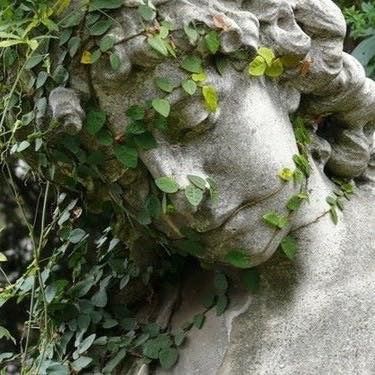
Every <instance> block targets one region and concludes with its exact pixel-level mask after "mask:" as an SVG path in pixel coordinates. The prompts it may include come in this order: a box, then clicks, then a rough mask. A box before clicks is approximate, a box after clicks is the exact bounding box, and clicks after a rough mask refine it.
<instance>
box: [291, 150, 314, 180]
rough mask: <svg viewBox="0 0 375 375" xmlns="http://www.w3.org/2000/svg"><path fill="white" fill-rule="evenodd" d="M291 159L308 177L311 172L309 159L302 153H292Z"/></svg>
mask: <svg viewBox="0 0 375 375" xmlns="http://www.w3.org/2000/svg"><path fill="white" fill-rule="evenodd" d="M293 161H294V163H295V164H296V167H297V168H298V169H299V170H300V171H301V172H302V173H303V174H304V175H305V176H306V177H309V176H310V174H311V166H310V163H309V161H308V160H307V159H306V157H305V156H304V155H294V156H293Z"/></svg>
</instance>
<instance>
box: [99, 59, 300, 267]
mask: <svg viewBox="0 0 375 375" xmlns="http://www.w3.org/2000/svg"><path fill="white" fill-rule="evenodd" d="M155 77H168V78H169V79H171V80H172V81H174V82H176V83H178V82H181V80H182V79H186V74H185V73H184V72H182V71H181V70H180V69H179V68H178V67H176V66H173V63H171V61H168V62H165V63H162V64H160V65H158V67H157V68H156V70H155V71H154V74H153V73H152V71H150V70H145V71H138V72H134V73H131V74H130V75H129V77H128V78H127V79H126V80H124V82H119V81H118V82H112V83H110V84H109V83H108V82H107V81H106V80H102V81H101V82H100V81H99V80H97V79H94V80H93V82H94V83H95V88H96V91H97V95H98V97H99V99H100V101H101V103H100V104H101V107H102V108H103V109H104V110H105V111H106V112H107V113H108V114H109V116H110V122H111V123H112V124H113V125H116V126H117V127H118V125H119V124H121V126H122V127H124V126H125V123H124V121H125V120H124V117H125V116H124V112H125V111H126V110H127V108H128V107H130V106H131V105H134V104H137V103H142V102H144V101H145V100H150V99H153V98H155V97H160V96H163V94H162V92H161V91H160V90H158V89H157V88H155V84H154V82H153V81H154V79H155ZM208 82H209V84H212V85H213V86H214V87H216V89H217V90H218V92H219V96H220V108H219V110H218V111H217V112H216V113H210V112H208V111H207V110H206V108H205V106H204V104H203V99H202V97H201V95H200V94H196V95H195V96H193V97H190V96H189V95H187V94H184V93H183V92H182V91H181V90H180V89H176V90H175V92H174V93H172V94H170V95H169V96H167V97H168V98H169V100H170V102H171V103H172V112H171V118H172V120H171V122H170V129H169V131H167V132H162V131H159V130H156V129H155V130H154V132H153V133H154V136H155V138H156V139H157V141H158V147H157V148H155V149H152V150H150V151H147V152H143V153H142V154H141V155H140V157H141V159H142V161H143V163H144V164H145V166H146V167H147V169H148V170H149V172H150V173H151V175H152V177H153V178H155V179H156V178H159V177H161V176H171V177H174V178H175V180H176V181H177V182H178V183H179V184H180V186H182V187H185V186H187V185H188V184H189V181H188V179H187V175H198V176H201V177H203V178H206V177H210V178H212V179H213V180H214V181H215V182H216V184H217V185H218V189H219V200H218V202H217V203H216V204H214V203H213V202H212V201H211V200H210V198H209V196H208V194H207V196H205V199H204V201H203V202H202V204H201V205H200V206H199V207H197V208H194V207H193V206H191V205H190V204H189V203H188V201H187V199H186V197H185V195H184V192H183V191H180V192H178V193H176V194H171V195H169V198H170V200H171V201H172V202H173V204H174V206H175V207H176V210H177V213H176V214H171V215H168V217H166V218H164V219H161V220H160V221H159V222H158V223H156V226H157V227H158V228H159V229H160V230H162V231H163V232H165V233H166V234H167V235H168V236H169V237H170V238H172V239H173V238H178V237H179V236H178V231H177V230H176V229H177V228H181V227H186V226H189V227H192V228H194V229H196V230H197V231H199V232H201V233H202V239H203V240H204V242H205V243H206V246H207V253H206V254H207V259H208V260H215V261H224V258H225V255H226V254H227V253H228V252H229V251H230V250H232V249H243V250H245V251H246V252H247V253H248V254H249V255H250V256H252V257H253V258H252V259H253V262H254V263H260V262H262V261H264V260H266V259H267V258H268V257H269V256H270V255H272V253H273V252H274V251H275V250H276V248H277V246H278V244H279V242H280V240H281V238H282V237H283V235H285V231H284V230H282V231H277V232H276V231H275V230H273V229H272V228H269V227H268V226H267V225H266V224H264V223H263V222H262V216H263V215H264V214H266V213H267V212H270V211H276V212H280V213H284V214H285V213H286V210H285V205H286V202H287V199H288V197H290V196H291V195H292V194H293V193H295V192H296V191H294V190H295V189H296V188H295V187H293V186H292V185H293V184H285V183H282V182H281V181H280V179H279V178H278V177H277V174H278V172H279V171H280V170H281V169H282V168H285V167H289V168H292V169H293V161H292V157H293V155H294V154H296V153H297V152H298V151H297V148H296V143H295V139H294V135H293V131H292V126H291V123H290V121H289V117H288V108H287V107H288V105H287V102H286V98H284V99H283V98H282V96H283V94H282V90H279V88H278V86H277V84H274V83H272V82H271V81H269V80H267V81H265V80H263V79H252V78H250V77H249V76H248V75H247V73H246V72H237V71H236V70H234V69H232V68H229V69H228V71H227V72H226V73H225V74H224V76H220V75H219V74H218V73H217V72H216V71H215V70H214V69H209V70H208ZM129 88H131V89H129ZM289 100H290V96H289ZM296 100H297V101H298V97H297V98H296ZM285 230H287V228H286V229H285Z"/></svg>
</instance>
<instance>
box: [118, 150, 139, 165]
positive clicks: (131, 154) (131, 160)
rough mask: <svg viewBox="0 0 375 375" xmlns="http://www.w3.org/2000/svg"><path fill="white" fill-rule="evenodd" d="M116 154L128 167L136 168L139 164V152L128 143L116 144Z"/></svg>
mask: <svg viewBox="0 0 375 375" xmlns="http://www.w3.org/2000/svg"><path fill="white" fill-rule="evenodd" d="M113 151H114V154H115V156H116V158H117V160H118V161H120V162H121V163H122V164H123V165H124V166H125V167H127V168H136V167H137V165H138V152H137V150H136V149H135V148H133V147H129V146H126V145H115V147H114V149H113Z"/></svg>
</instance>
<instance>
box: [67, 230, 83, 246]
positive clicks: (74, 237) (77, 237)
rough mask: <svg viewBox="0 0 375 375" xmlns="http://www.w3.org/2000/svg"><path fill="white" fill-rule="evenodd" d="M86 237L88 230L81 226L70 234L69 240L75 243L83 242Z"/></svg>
mask: <svg viewBox="0 0 375 375" xmlns="http://www.w3.org/2000/svg"><path fill="white" fill-rule="evenodd" d="M85 237H86V232H85V231H84V230H83V229H81V228H76V229H73V230H72V231H71V232H70V234H69V238H68V241H69V242H70V243H73V244H77V243H79V242H81V241H82V240H83V239H84V238H85Z"/></svg>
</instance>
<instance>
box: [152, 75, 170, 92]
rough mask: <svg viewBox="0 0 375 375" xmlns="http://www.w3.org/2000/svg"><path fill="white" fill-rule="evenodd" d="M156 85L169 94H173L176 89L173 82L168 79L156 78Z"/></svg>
mask: <svg viewBox="0 0 375 375" xmlns="http://www.w3.org/2000/svg"><path fill="white" fill-rule="evenodd" d="M155 84H156V86H157V87H159V89H160V90H162V91H165V92H168V93H170V92H172V91H173V89H174V86H173V84H172V82H171V81H170V80H169V79H168V78H156V79H155Z"/></svg>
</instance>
